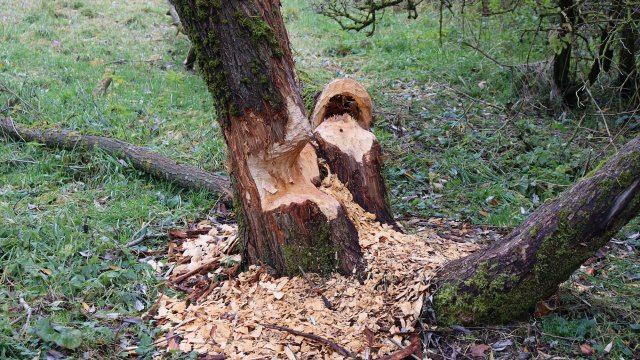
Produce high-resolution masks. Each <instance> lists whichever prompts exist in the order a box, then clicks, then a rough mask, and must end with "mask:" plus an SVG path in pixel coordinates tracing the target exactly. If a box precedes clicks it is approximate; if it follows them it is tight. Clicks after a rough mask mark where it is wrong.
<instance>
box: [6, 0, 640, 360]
mask: <svg viewBox="0 0 640 360" xmlns="http://www.w3.org/2000/svg"><path fill="white" fill-rule="evenodd" d="M283 2H284V4H283V5H284V8H283V15H284V18H285V21H286V22H287V26H288V30H289V35H290V37H291V41H292V45H293V49H294V57H295V59H296V62H297V66H298V68H299V74H300V78H301V80H302V83H303V86H304V97H305V101H306V102H307V103H308V105H309V106H310V105H311V103H312V98H313V95H315V93H317V91H319V90H320V89H321V88H322V86H323V85H324V84H325V83H327V82H328V81H329V80H330V79H332V78H335V77H340V76H348V77H351V78H354V79H356V80H358V81H359V82H361V83H362V84H363V85H365V86H366V87H367V89H368V90H369V91H370V93H371V95H372V96H373V98H374V103H375V105H376V110H375V117H376V119H375V125H374V132H375V134H376V136H377V137H378V139H380V140H381V142H382V144H383V148H384V151H385V153H386V170H385V171H386V174H385V175H386V178H387V180H388V183H389V186H390V189H391V201H392V204H393V207H394V210H395V212H396V214H397V215H398V219H399V220H400V221H401V223H402V224H403V225H404V226H405V228H406V229H408V231H417V230H418V229H420V228H421V227H424V226H428V219H430V218H446V219H452V220H447V221H442V224H443V232H444V233H446V234H449V233H452V232H453V233H456V234H457V233H459V232H460V231H459V229H455V228H451V227H450V226H449V227H447V224H451V221H460V222H462V223H465V224H468V225H467V227H466V229H468V230H469V231H470V232H471V234H478V237H480V235H486V234H487V233H491V234H493V233H496V234H497V233H499V232H501V231H508V230H509V229H510V228H512V227H513V226H516V225H517V224H519V223H520V222H521V221H522V220H523V219H524V218H525V217H526V216H528V215H529V214H530V213H531V212H532V211H533V210H535V208H536V207H537V206H539V205H540V204H541V203H544V201H546V200H548V199H550V198H553V197H554V196H556V195H558V194H559V193H560V192H562V191H563V190H564V189H566V188H567V187H568V186H570V185H571V184H572V183H574V182H575V181H577V180H578V179H580V178H581V177H582V176H584V175H585V174H586V173H588V172H589V170H591V169H593V168H594V167H596V166H597V164H598V163H599V162H600V161H601V160H603V159H605V158H606V157H607V156H609V155H610V154H611V153H612V152H613V151H614V147H615V146H618V145H619V144H623V143H624V142H625V141H626V140H628V139H630V138H631V137H633V136H634V135H635V134H637V133H638V130H639V127H638V123H639V120H638V119H637V118H635V119H631V121H629V119H625V120H624V121H620V118H619V117H616V116H613V115H611V116H609V115H607V114H599V113H598V114H596V111H595V110H594V109H590V108H587V109H584V110H581V111H580V112H562V111H559V109H557V108H556V107H554V105H553V104H551V105H548V107H547V108H545V107H543V106H541V105H540V103H538V102H536V101H534V100H535V96H532V95H531V94H530V93H524V92H523V91H521V89H520V88H519V86H520V85H521V81H520V77H519V74H518V73H517V72H513V71H507V70H505V69H504V68H502V67H500V66H498V65H496V64H495V63H494V62H493V61H491V60H489V59H487V58H486V57H484V56H483V55H482V54H479V53H478V52H476V51H475V50H473V49H471V48H469V47H465V46H462V45H461V43H462V40H464V39H467V38H468V37H469V36H471V37H475V38H476V40H477V42H479V43H480V44H481V45H482V48H484V49H486V50H488V51H490V52H491V54H492V55H493V56H494V57H496V58H498V59H501V60H502V61H504V62H507V63H511V64H520V63H524V62H525V61H526V58H527V57H528V56H531V59H535V60H540V59H544V58H545V57H548V56H549V54H545V53H543V52H541V51H540V50H539V49H536V48H533V49H532V51H531V52H529V48H528V47H526V46H525V45H523V44H522V42H520V41H518V36H519V34H514V33H513V31H511V30H510V24H509V23H508V22H502V23H493V22H491V21H488V22H482V23H480V22H476V23H474V22H472V21H469V22H467V23H466V25H465V26H462V25H460V23H459V22H457V21H454V20H453V19H445V22H444V26H443V32H442V35H443V37H442V44H440V34H439V31H438V20H437V14H434V13H431V12H429V10H428V9H425V11H424V12H423V13H422V14H421V16H420V17H419V18H418V19H417V20H407V19H406V15H405V14H403V13H397V14H396V13H392V12H389V13H387V14H386V15H385V17H384V18H383V19H382V22H381V23H380V24H379V26H378V28H377V31H376V33H375V34H374V35H373V36H371V37H367V36H366V35H365V34H363V33H353V32H344V31H341V30H340V29H339V27H338V26H337V25H336V24H335V23H333V22H331V21H330V20H329V19H326V18H323V17H321V16H319V15H317V14H315V13H313V11H312V10H311V9H310V8H309V5H307V3H306V2H305V1H301V0H286V1H283ZM166 11H167V6H166V3H165V2H164V1H162V0H154V1H142V0H136V1H127V2H112V1H107V0H92V1H89V0H61V1H55V2H53V1H46V0H40V1H37V0H32V1H20V2H16V1H9V0H0V24H1V25H0V42H1V43H2V51H1V52H0V85H2V86H3V87H4V88H6V89H5V90H4V91H0V116H3V117H6V116H10V117H11V118H12V119H13V120H14V121H16V122H19V123H23V124H28V125H43V124H44V125H46V126H59V127H63V128H66V129H71V130H74V131H78V132H82V133H87V134H100V135H106V136H112V137H115V138H118V139H122V140H125V141H129V142H132V143H135V144H137V145H142V146H146V147H149V148H150V149H152V150H154V151H157V152H159V153H161V154H163V155H166V156H169V157H171V158H174V159H176V160H178V161H181V162H185V163H191V164H194V165H198V166H201V167H203V168H205V169H207V170H210V171H221V172H223V171H224V159H225V153H224V143H223V140H222V138H221V136H220V133H219V129H218V127H217V126H216V125H215V114H214V112H213V111H212V109H213V104H212V101H211V97H210V95H209V94H208V93H207V90H206V87H205V85H204V83H203V81H202V79H201V77H200V76H199V75H198V74H197V73H193V72H189V71H185V70H184V69H183V67H182V60H183V58H184V56H185V55H186V53H187V50H188V47H189V44H188V41H187V39H186V37H185V36H184V35H177V36H176V30H175V28H174V27H172V26H171V18H170V17H169V16H167V15H166ZM514 21H520V20H514ZM474 24H475V25H474ZM529 53H530V54H531V55H527V54H529ZM107 76H108V77H111V78H112V79H113V83H112V85H111V87H110V88H109V89H108V90H107V92H106V94H105V95H104V96H93V95H92V93H93V91H94V88H95V87H96V85H97V84H98V83H99V82H100V80H101V79H102V78H104V77H107ZM604 121H606V122H607V126H605V125H604ZM634 126H635V128H634ZM607 129H609V132H610V133H611V134H612V136H609V135H608V133H607ZM208 218H217V219H218V220H221V219H225V220H232V214H229V213H227V211H226V209H225V208H224V207H223V206H220V201H219V199H218V198H217V197H215V196H212V195H210V194H206V193H204V192H194V191H185V190H181V189H179V188H176V187H175V186H173V185H171V184H167V183H165V182H160V181H156V180H153V179H151V178H149V177H148V176H147V175H145V174H143V173H141V172H139V171H136V170H135V169H133V168H132V166H131V165H130V164H128V163H127V162H125V161H120V160H118V159H114V158H112V157H110V156H107V155H105V154H103V153H100V152H99V151H94V152H91V153H82V152H76V151H64V150H50V149H46V148H44V147H42V146H40V145H37V144H23V143H15V142H12V141H9V140H7V141H5V140H0V283H1V284H2V286H0V358H3V359H4V358H34V357H36V356H38V357H50V358H54V359H57V358H65V357H73V358H80V357H85V358H87V357H94V358H115V357H118V356H120V354H121V352H122V349H124V348H129V347H131V346H135V347H136V349H137V351H138V354H139V355H140V356H142V357H147V356H151V355H153V354H154V352H155V351H157V348H156V346H155V345H154V343H153V340H154V339H156V338H157V336H158V331H159V330H158V329H156V328H154V327H153V326H152V325H150V324H149V323H147V322H145V321H144V320H142V319H141V315H142V314H143V313H144V312H145V311H146V310H148V309H149V307H151V306H152V305H153V304H154V302H155V301H156V297H157V293H158V292H159V291H160V290H162V291H165V292H166V291H167V289H165V285H164V284H163V282H162V281H161V280H160V279H158V278H157V277H156V274H155V272H154V271H153V269H152V268H151V267H150V266H149V265H148V264H147V263H145V262H141V261H140V259H141V257H142V258H146V257H148V256H149V254H153V252H154V251H160V252H162V251H166V247H167V244H168V241H167V239H166V238H163V237H162V236H161V234H163V233H164V232H165V231H166V230H167V229H173V228H184V227H187V226H188V225H189V224H192V223H194V222H197V221H199V220H202V219H208ZM455 224H458V223H455ZM456 226H457V225H456ZM639 232H640V224H639V222H638V220H636V221H634V222H632V224H630V225H629V226H627V227H626V228H625V229H623V230H622V231H621V232H620V233H619V234H617V235H616V236H615V239H613V241H612V242H611V243H610V244H609V245H608V246H607V247H605V248H603V249H602V250H601V251H599V252H598V253H597V254H594V257H593V258H592V259H590V260H589V261H588V263H586V264H585V266H583V267H582V268H581V269H580V270H579V271H577V272H576V274H575V275H574V276H573V277H572V279H571V280H570V281H569V282H567V283H566V284H564V285H563V286H562V287H561V289H560V291H559V292H558V295H557V297H556V298H555V299H554V300H553V301H552V303H549V304H548V309H547V310H544V309H543V313H545V314H544V315H545V316H542V317H538V318H533V317H532V318H530V319H523V320H522V321H521V322H518V323H514V324H511V325H509V326H501V327H482V328H469V329H463V328H460V329H457V330H456V331H453V332H452V333H451V334H450V335H448V336H447V337H446V339H445V341H446V344H449V345H450V346H451V348H452V349H457V350H456V351H458V352H459V353H460V354H467V355H464V356H468V357H470V356H471V355H470V354H471V351H472V350H475V351H480V350H483V349H484V351H483V353H484V356H486V357H487V358H500V357H505V358H512V357H518V356H521V357H522V358H523V359H525V358H527V355H522V354H521V353H522V351H523V349H524V348H525V346H528V347H529V348H530V347H531V341H532V340H531V337H534V340H535V343H536V348H537V350H538V352H537V353H536V354H537V356H538V357H539V358H545V354H548V355H550V356H557V357H565V358H580V357H584V358H612V359H614V358H615V359H620V358H623V359H632V358H640V341H639V340H638V338H640V334H639V332H640V300H638V299H640V256H639V255H638V254H639V251H640V233H639ZM141 238H145V239H146V241H145V242H143V243H142V244H141V245H138V246H136V247H127V246H126V244H127V243H129V242H131V241H135V240H138V239H141ZM469 238H470V239H469V241H475V238H476V236H470V237H469ZM483 238H486V236H484V237H483ZM494 238H495V239H494V240H497V238H498V236H497V235H496V236H494ZM151 256H153V255H151ZM480 345H488V347H487V348H482V347H480ZM581 345H582V348H581ZM589 349H592V350H593V355H585V354H586V353H588V352H589V351H588V350H589ZM173 356H175V357H176V358H181V355H179V354H173ZM192 356H195V355H192Z"/></svg>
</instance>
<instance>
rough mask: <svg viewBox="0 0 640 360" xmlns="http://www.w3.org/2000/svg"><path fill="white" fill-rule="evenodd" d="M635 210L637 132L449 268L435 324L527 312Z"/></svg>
mask: <svg viewBox="0 0 640 360" xmlns="http://www.w3.org/2000/svg"><path fill="white" fill-rule="evenodd" d="M639 212H640V137H638V138H636V139H634V140H632V141H631V142H629V143H628V144H627V145H626V146H625V147H623V148H622V150H620V151H619V152H618V154H616V155H615V156H614V157H613V158H611V159H610V160H609V161H607V162H606V163H605V164H604V165H603V166H602V167H601V168H600V169H599V170H598V171H596V172H595V173H594V174H593V175H591V176H590V177H588V178H585V179H583V180H582V181H580V182H579V183H578V184H576V185H575V186H574V187H572V188H571V189H570V190H568V191H566V192H565V193H563V194H562V195H560V196H559V197H558V199H556V200H555V201H552V202H549V203H547V204H545V205H543V206H541V207H540V208H539V209H538V210H537V211H535V212H534V213H533V214H532V215H531V216H530V217H529V219H527V221H525V222H524V223H523V224H522V225H520V226H519V227H518V228H516V229H515V230H514V231H513V232H512V233H511V234H509V235H508V236H507V237H506V238H505V239H503V240H502V241H499V242H497V243H495V244H493V245H492V246H490V247H489V248H487V249H486V250H483V251H480V252H477V253H474V254H473V255H471V256H468V257H466V258H463V259H459V260H457V261H454V262H452V263H451V264H449V265H447V266H446V267H445V268H444V271H443V272H442V273H441V275H440V276H439V278H438V284H439V289H438V291H437V292H436V293H435V295H434V298H433V304H434V310H435V312H436V316H437V320H438V323H440V324H449V325H450V324H473V323H480V324H491V323H503V322H506V321H510V320H513V319H515V318H517V317H519V316H522V315H526V314H527V312H528V311H530V310H532V309H533V308H534V307H535V305H536V303H537V302H538V301H540V300H543V299H546V298H548V297H549V296H551V295H552V294H554V293H555V292H556V291H557V288H558V285H559V284H561V283H562V282H564V281H566V280H567V279H568V278H569V277H570V276H571V274H572V273H573V272H574V271H575V270H576V269H578V268H579V267H580V265H581V264H582V263H583V262H584V261H585V260H586V259H588V258H589V257H591V256H593V254H594V252H595V251H596V250H597V249H598V248H600V247H602V246H603V245H604V244H606V243H607V242H608V241H609V239H610V238H611V236H612V235H613V234H615V233H616V232H617V231H618V230H619V229H620V228H621V227H622V226H624V225H625V224H626V223H627V222H628V221H629V220H631V219H632V218H634V217H635V216H637V215H638V213H639Z"/></svg>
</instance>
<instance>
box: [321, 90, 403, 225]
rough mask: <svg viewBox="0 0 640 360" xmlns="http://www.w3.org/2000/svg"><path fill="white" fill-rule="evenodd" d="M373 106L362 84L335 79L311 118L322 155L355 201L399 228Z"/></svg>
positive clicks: (385, 221) (377, 216)
mask: <svg viewBox="0 0 640 360" xmlns="http://www.w3.org/2000/svg"><path fill="white" fill-rule="evenodd" d="M372 108H373V105H372V102H371V97H370V96H369V94H368V93H367V91H366V90H365V89H364V87H362V85H360V84H358V83H357V82H355V81H354V80H351V79H336V80H333V81H332V82H331V83H329V84H328V85H327V86H326V87H325V88H324V90H323V91H322V93H321V94H320V97H319V98H318V102H317V103H316V106H315V110H314V112H313V116H312V118H311V121H312V125H313V127H314V129H315V130H314V135H315V138H316V141H317V143H318V147H319V151H320V156H321V157H322V158H324V159H325V160H326V161H327V164H328V165H329V168H330V169H331V172H332V173H334V174H336V175H337V176H338V179H340V181H342V182H343V183H344V184H345V185H346V186H347V188H348V189H349V191H350V192H351V194H352V195H353V199H354V200H355V202H356V203H357V204H358V205H360V206H361V207H362V208H363V209H365V210H366V211H368V212H370V213H372V214H374V215H375V216H376V219H377V220H378V221H380V222H381V223H385V224H389V225H392V226H394V227H396V228H397V224H396V222H395V220H394V219H393V216H392V215H391V210H390V207H389V202H388V198H387V188H386V184H385V182H384V179H383V177H382V175H381V174H382V149H381V147H380V143H379V142H378V140H377V139H376V137H375V136H374V135H373V133H371V132H370V131H369V129H370V128H371V124H372V122H373V115H372Z"/></svg>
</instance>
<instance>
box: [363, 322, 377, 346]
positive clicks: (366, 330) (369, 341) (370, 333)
mask: <svg viewBox="0 0 640 360" xmlns="http://www.w3.org/2000/svg"><path fill="white" fill-rule="evenodd" d="M362 333H363V334H364V337H365V339H367V346H369V347H372V346H373V340H374V336H375V334H374V333H373V331H371V330H369V328H368V327H366V326H365V327H364V331H363V332H362Z"/></svg>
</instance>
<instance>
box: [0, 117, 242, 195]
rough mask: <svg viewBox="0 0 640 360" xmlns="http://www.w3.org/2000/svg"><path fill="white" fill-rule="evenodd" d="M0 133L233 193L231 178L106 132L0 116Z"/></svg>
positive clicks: (201, 187)
mask: <svg viewBox="0 0 640 360" xmlns="http://www.w3.org/2000/svg"><path fill="white" fill-rule="evenodd" d="M0 135H3V136H7V137H10V138H12V139H15V140H17V141H35V142H38V143H40V144H44V145H46V146H48V147H54V148H62V149H69V150H77V149H92V148H98V149H100V150H102V151H104V152H106V153H107V154H109V155H111V156H115V157H118V158H121V159H122V158H124V159H127V160H129V161H130V162H131V164H133V166H134V167H135V168H136V169H138V170H140V171H143V172H145V173H148V174H150V175H152V176H154V177H157V178H160V179H163V180H167V181H170V182H172V183H174V184H176V185H178V186H180V187H183V188H186V189H191V190H206V191H210V192H216V193H221V194H223V195H224V196H226V197H227V198H228V199H230V198H231V197H232V192H231V186H230V184H229V179H227V178H226V177H225V176H222V175H216V174H214V173H211V172H208V171H205V170H202V169H200V168H198V167H195V166H191V165H186V164H179V163H177V162H176V161H174V160H171V159H169V158H167V157H164V156H162V155H159V154H157V153H154V152H153V151H151V150H149V149H146V148H143V147H140V146H136V145H133V144H130V143H127V142H124V141H121V140H117V139H112V138H108V137H104V136H93V135H81V134H79V133H77V132H73V131H69V130H59V129H53V128H49V129H39V128H29V127H26V126H23V125H20V124H17V123H15V122H13V121H12V120H9V119H1V118H0Z"/></svg>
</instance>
